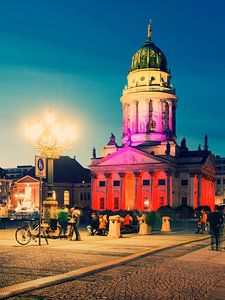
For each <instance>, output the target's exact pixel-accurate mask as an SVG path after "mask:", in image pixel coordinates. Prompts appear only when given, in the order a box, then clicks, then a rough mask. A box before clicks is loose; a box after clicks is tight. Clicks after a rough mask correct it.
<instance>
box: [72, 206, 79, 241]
mask: <svg viewBox="0 0 225 300" xmlns="http://www.w3.org/2000/svg"><path fill="white" fill-rule="evenodd" d="M71 219H72V220H73V222H71V229H72V230H71V235H70V240H71V241H72V240H73V234H74V232H75V235H76V241H80V240H81V238H80V233H79V230H78V227H79V223H80V211H79V209H78V208H77V207H74V209H73V210H72V218H71Z"/></svg>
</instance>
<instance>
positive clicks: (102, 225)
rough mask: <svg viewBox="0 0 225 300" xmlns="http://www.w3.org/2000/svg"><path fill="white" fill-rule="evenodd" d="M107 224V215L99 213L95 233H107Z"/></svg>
mask: <svg viewBox="0 0 225 300" xmlns="http://www.w3.org/2000/svg"><path fill="white" fill-rule="evenodd" d="M107 226H108V220H107V215H104V216H103V215H100V216H99V227H98V229H97V231H96V234H99V235H107Z"/></svg>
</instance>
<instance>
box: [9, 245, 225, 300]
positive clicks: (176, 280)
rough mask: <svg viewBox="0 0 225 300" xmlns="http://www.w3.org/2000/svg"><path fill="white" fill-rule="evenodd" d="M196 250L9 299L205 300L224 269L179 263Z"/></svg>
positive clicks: (167, 253)
mask: <svg viewBox="0 0 225 300" xmlns="http://www.w3.org/2000/svg"><path fill="white" fill-rule="evenodd" d="M199 246H202V244H201V245H199V243H195V245H194V246H193V245H185V246H180V247H178V248H175V249H170V250H164V251H161V252H157V253H155V254H153V255H150V256H148V257H145V258H142V259H139V260H136V261H133V262H130V263H127V264H125V265H122V266H119V267H116V268H113V269H110V270H107V271H103V272H100V273H97V274H94V275H91V276H87V277H84V278H82V279H79V280H75V281H71V282H67V283H64V284H59V285H55V286H51V287H49V288H44V289H41V290H36V291H33V292H30V293H27V294H23V295H21V296H17V297H13V298H10V299H12V300H16V299H24V300H26V299H27V300H28V299H30V300H32V299H45V300H50V299H57V300H58V299H59V300H60V299H70V300H73V299H80V300H81V299H85V300H86V299H88V300H92V299H98V300H100V299H102V300H103V299H185V300H186V299H196V300H197V299H206V298H207V296H208V295H210V294H211V293H212V292H213V291H214V289H215V288H216V286H217V284H218V282H219V280H221V279H223V278H224V276H225V267H224V265H216V264H206V263H205V262H192V261H182V260H181V259H180V258H181V257H182V256H183V255H185V254H186V253H188V252H190V251H192V250H196V249H198V247H199ZM193 247H194V248H193ZM178 257H179V259H177V258H178Z"/></svg>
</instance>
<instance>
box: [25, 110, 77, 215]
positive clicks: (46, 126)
mask: <svg viewBox="0 0 225 300" xmlns="http://www.w3.org/2000/svg"><path fill="white" fill-rule="evenodd" d="M25 135H26V138H27V143H28V144H29V145H30V146H31V147H32V148H33V149H36V150H38V152H39V153H40V155H41V156H42V157H45V158H46V159H47V162H48V164H47V166H48V167H47V187H48V195H47V198H46V199H45V200H44V201H43V213H44V216H45V219H47V221H49V219H55V218H54V212H56V209H57V205H58V202H57V200H56V199H54V197H53V160H54V159H56V158H59V157H60V155H61V154H62V153H63V151H64V150H66V149H69V148H70V147H71V146H72V144H73V141H74V138H75V135H74V130H73V128H72V127H71V126H70V125H69V124H62V123H58V122H56V118H55V115H54V114H53V113H52V112H49V113H48V114H47V115H46V117H45V118H44V119H43V120H37V121H33V122H30V123H29V124H28V125H27V127H26V131H25Z"/></svg>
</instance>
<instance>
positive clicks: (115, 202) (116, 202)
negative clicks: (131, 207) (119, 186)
mask: <svg viewBox="0 0 225 300" xmlns="http://www.w3.org/2000/svg"><path fill="white" fill-rule="evenodd" d="M114 209H119V198H118V197H116V198H114Z"/></svg>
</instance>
